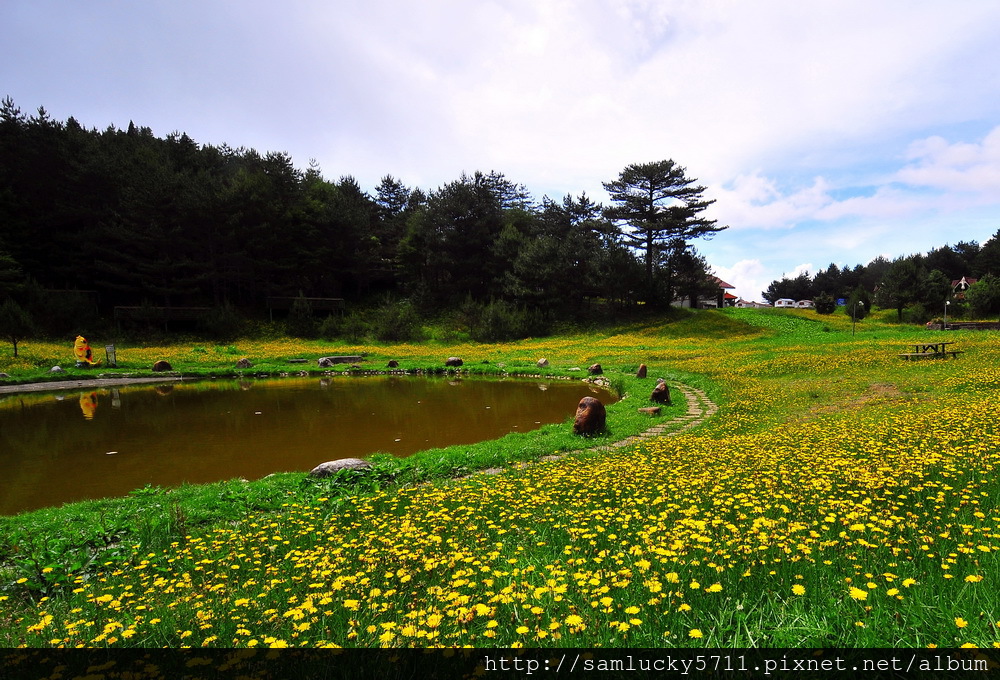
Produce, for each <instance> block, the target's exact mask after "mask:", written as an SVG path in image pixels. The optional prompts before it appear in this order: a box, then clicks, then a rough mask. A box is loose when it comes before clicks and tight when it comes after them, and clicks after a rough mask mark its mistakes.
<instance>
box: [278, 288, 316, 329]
mask: <svg viewBox="0 0 1000 680" xmlns="http://www.w3.org/2000/svg"><path fill="white" fill-rule="evenodd" d="M285 328H286V329H287V330H288V334H289V335H291V336H292V337H296V338H314V337H316V333H317V331H318V330H319V328H318V325H317V323H316V319H314V318H313V314H312V305H311V304H309V301H308V300H306V299H305V297H304V296H302V295H299V296H298V297H297V298H295V300H293V301H292V307H291V309H289V310H288V319H286V320H285Z"/></svg>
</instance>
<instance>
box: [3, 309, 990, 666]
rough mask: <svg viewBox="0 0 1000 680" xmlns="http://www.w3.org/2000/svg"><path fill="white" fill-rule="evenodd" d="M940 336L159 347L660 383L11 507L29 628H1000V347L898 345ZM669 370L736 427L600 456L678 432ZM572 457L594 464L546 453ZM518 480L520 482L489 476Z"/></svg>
mask: <svg viewBox="0 0 1000 680" xmlns="http://www.w3.org/2000/svg"><path fill="white" fill-rule="evenodd" d="M928 333H929V332H928V331H926V330H924V329H922V328H918V327H917V328H915V327H907V326H901V325H896V324H890V323H885V322H884V321H882V320H881V319H879V318H875V319H866V320H865V321H863V322H861V323H858V324H857V326H856V328H855V329H854V332H853V333H852V327H851V320H850V318H849V317H846V316H845V315H843V314H841V315H833V316H829V317H821V316H819V315H816V314H815V313H813V312H805V311H784V310H783V311H781V312H772V311H767V310H760V311H758V310H727V311H726V312H723V313H718V312H705V313H690V314H680V315H674V316H671V317H669V318H666V319H663V320H660V321H659V322H657V323H649V324H636V325H632V326H629V327H627V328H620V329H602V330H600V331H598V332H591V333H578V334H566V335H561V336H558V337H553V338H545V339H537V340H528V341H522V342H516V343H509V344H503V345H472V344H461V345H455V346H446V345H440V344H438V343H428V344H424V345H409V344H407V345H366V346H347V345H337V346H331V345H323V344H321V343H316V344H309V343H306V344H301V343H299V344H295V343H283V342H274V343H272V344H270V345H269V346H267V347H264V348H259V347H258V348H254V347H251V346H249V345H244V344H240V343H237V345H236V346H235V347H236V350H237V351H235V352H232V351H230V350H228V348H227V349H226V350H225V351H216V350H214V349H212V348H209V347H203V348H201V350H199V351H193V350H191V349H190V348H175V349H169V348H156V350H155V351H150V352H147V353H146V354H142V355H141V356H142V360H143V361H146V360H147V359H148V358H149V357H151V356H152V355H153V354H163V353H166V352H170V351H175V352H176V354H175V355H174V356H176V357H181V359H179V360H176V361H177V363H178V364H180V365H181V367H182V370H184V372H187V371H188V370H189V367H188V365H187V362H191V363H194V364H196V365H197V364H198V362H199V361H204V363H203V364H200V365H201V366H202V369H204V368H205V366H207V365H209V364H211V365H212V367H213V368H212V369H210V370H218V369H216V368H215V367H225V366H226V365H227V363H226V362H225V361H224V357H226V356H230V357H235V356H236V355H237V354H250V353H252V352H253V351H258V354H259V355H260V356H261V357H263V356H264V355H265V354H266V355H270V356H280V357H287V356H292V355H298V354H301V355H303V356H310V357H314V356H321V355H322V354H323V353H343V354H349V353H360V352H362V351H364V352H367V353H368V356H367V359H368V362H369V363H370V364H371V365H378V364H380V363H382V362H384V361H387V360H388V359H389V358H397V359H398V360H400V362H401V363H402V364H403V365H404V366H407V367H412V368H416V367H423V368H424V369H427V370H435V369H436V368H437V367H438V366H440V364H441V362H443V359H444V357H446V356H448V355H450V354H457V355H460V356H463V357H464V358H465V360H466V365H467V367H469V368H470V369H472V370H477V371H483V372H488V371H503V372H512V373H535V372H537V369H536V368H534V362H535V361H536V360H537V359H538V358H539V357H541V356H545V357H546V358H548V359H549V361H550V362H551V363H552V365H553V368H552V372H554V373H556V374H562V375H567V376H570V375H579V374H578V373H575V372H572V371H570V370H569V369H570V368H573V367H581V366H582V367H584V368H585V367H586V366H587V365H589V364H590V363H593V362H600V363H601V364H602V365H603V366H604V369H605V372H606V373H608V374H609V375H610V377H611V380H612V382H613V383H615V384H617V385H618V386H619V388H620V389H622V390H623V391H625V392H626V393H628V394H630V395H631V396H630V397H629V398H627V399H625V400H623V401H622V402H619V404H616V405H615V406H613V407H612V408H611V409H610V410H609V411H610V412H609V429H610V430H611V433H610V434H609V435H608V436H607V437H605V438H604V439H603V440H598V441H586V440H581V439H580V438H578V437H574V436H573V435H572V434H570V433H569V432H568V428H567V427H566V426H565V424H564V425H563V426H549V427H546V428H542V430H539V431H537V432H536V433H528V434H522V435H516V436H510V437H505V438H504V439H501V440H498V441H496V442H485V443H483V444H480V445H477V446H474V447H453V448H452V449H444V450H439V451H427V452H423V453H422V454H419V455H417V456H414V457H413V458H410V459H406V460H405V461H396V460H393V459H389V458H386V457H376V459H375V465H374V466H373V468H372V470H371V471H369V472H367V473H354V472H351V473H344V474H343V475H340V476H338V477H335V478H332V479H330V480H327V481H322V482H314V481H304V479H303V476H302V475H298V476H296V475H280V476H275V477H272V478H269V479H268V480H261V481H260V482H254V483H245V482H226V483H222V484H218V485H207V486H205V487H185V488H182V489H174V490H165V489H152V488H151V489H144V490H138V491H136V492H134V493H133V494H132V495H130V496H129V497H128V498H126V499H120V500H117V501H115V500H109V501H101V502H93V503H89V504H76V505H72V506H67V507H65V508H62V509H55V510H46V511H39V512H36V513H29V514H26V515H22V516H18V517H14V518H4V519H2V520H0V535H2V536H4V537H9V538H5V539H4V540H5V544H4V545H3V546H2V550H0V564H2V567H0V570H2V571H0V588H2V590H0V597H2V598H5V599H4V600H3V602H2V603H0V606H2V607H4V609H3V610H0V630H3V631H4V632H3V633H0V642H3V643H4V644H6V645H8V646H17V645H22V644H26V645H29V646H48V645H52V646H60V645H67V646H73V645H77V644H83V645H87V646H137V645H138V646H169V647H176V646H182V645H192V646H239V647H242V646H250V647H252V646H284V645H289V646H300V645H301V646H325V645H338V646H362V647H378V646H418V647H428V646H437V645H443V646H458V645H474V646H479V647H491V646H496V647H511V646H520V645H524V646H536V647H537V646H541V647H564V646H569V647H601V646H606V647H608V646H610V647H615V646H629V647H657V646H673V647H688V646H690V647H743V646H765V647H815V646H821V647H828V646H846V647H922V646H926V645H930V644H933V645H940V646H944V647H955V646H960V645H962V644H970V645H978V646H991V645H995V644H1000V633H998V630H1000V628H998V626H1000V589H998V588H997V587H996V585H997V584H996V583H995V579H996V578H997V576H996V574H998V573H1000V569H998V568H1000V563H998V558H997V554H998V553H1000V513H998V511H997V508H996V504H995V502H994V501H993V500H992V499H994V498H996V497H997V496H998V494H1000V488H998V487H1000V484H998V483H997V482H996V481H995V477H996V474H995V473H996V469H997V466H998V465H1000V450H998V447H997V444H996V442H997V441H1000V399H997V391H998V389H1000V368H998V367H1000V338H998V335H997V334H996V333H990V332H980V333H975V332H957V333H951V334H949V339H951V340H955V341H957V342H959V343H960V345H961V348H962V349H965V350H966V354H965V355H963V357H962V359H959V360H947V361H927V362H903V361H901V360H900V359H899V358H898V356H897V354H898V353H899V352H900V351H903V350H904V349H905V347H906V345H908V344H909V343H911V342H912V341H914V339H917V338H926V337H928V335H927V334H928ZM935 337H937V335H935ZM333 350H337V351H336V352H334V351H333ZM139 355H140V354H139V352H138V351H137V352H136V356H139ZM120 356H121V355H120ZM255 358H256V357H255ZM172 360H173V359H172ZM484 361H488V362H489V363H482V362H484ZM212 362H215V363H212ZM262 362H263V360H262ZM639 363H646V364H647V365H648V366H649V367H650V377H651V378H650V379H647V380H646V381H645V382H640V381H638V380H636V379H635V378H634V377H632V374H633V373H634V370H635V367H636V366H637V365H638V364H639ZM274 365H275V366H279V365H281V364H280V363H278V362H276V363H275V364H274ZM199 370H201V369H199ZM659 376H663V377H666V378H667V379H668V380H679V381H682V382H685V383H687V384H690V385H693V386H696V387H699V388H701V389H704V390H705V391H706V392H707V393H708V394H709V396H710V397H711V398H712V399H713V400H714V401H715V402H716V403H717V404H718V405H719V407H720V408H719V411H718V413H717V414H716V415H715V416H714V417H713V418H712V419H711V420H709V421H708V422H707V423H705V424H704V425H703V426H701V427H700V428H698V429H694V430H691V431H690V432H687V433H684V434H680V435H677V436H663V437H660V438H656V439H652V440H647V441H646V442H644V443H642V444H639V445H634V446H630V447H626V448H621V449H613V450H610V451H595V450H591V449H592V447H593V446H594V445H597V444H601V443H605V442H607V441H611V440H616V439H619V438H623V436H625V435H626V434H629V433H634V432H636V431H638V430H640V429H643V428H644V427H647V426H649V425H650V421H649V419H648V417H646V416H642V417H639V415H638V414H637V413H636V412H635V408H636V407H637V406H639V405H644V404H645V400H646V397H647V396H648V395H647V394H646V391H647V390H648V389H651V386H652V383H653V380H652V379H653V378H655V377H659ZM681 410H682V409H681V408H679V407H674V408H673V409H672V411H671V412H670V413H669V414H668V415H666V416H664V419H666V418H669V417H672V416H675V415H677V414H678V413H679V411H681ZM573 451H576V452H575V453H574V452H573ZM554 452H560V453H566V452H569V453H568V455H565V456H563V457H562V458H560V459H558V460H554V461H546V462H540V459H541V458H543V457H544V456H546V455H547V454H551V453H554ZM526 463H530V464H526ZM492 467H506V468H507V470H506V471H505V472H502V473H499V474H489V475H486V474H479V475H471V476H468V473H469V472H471V471H473V470H476V469H481V468H492Z"/></svg>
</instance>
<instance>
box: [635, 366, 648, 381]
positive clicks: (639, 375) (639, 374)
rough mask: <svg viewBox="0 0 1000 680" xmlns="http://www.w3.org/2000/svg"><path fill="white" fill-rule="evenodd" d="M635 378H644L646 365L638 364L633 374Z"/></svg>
mask: <svg viewBox="0 0 1000 680" xmlns="http://www.w3.org/2000/svg"><path fill="white" fill-rule="evenodd" d="M635 377H636V378H645V377H646V364H639V370H638V371H636V372H635Z"/></svg>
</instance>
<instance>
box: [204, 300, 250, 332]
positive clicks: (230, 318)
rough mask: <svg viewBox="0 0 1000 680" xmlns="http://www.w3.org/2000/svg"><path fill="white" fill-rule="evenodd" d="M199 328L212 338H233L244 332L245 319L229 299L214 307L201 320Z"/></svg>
mask: <svg viewBox="0 0 1000 680" xmlns="http://www.w3.org/2000/svg"><path fill="white" fill-rule="evenodd" d="M201 330H202V331H204V333H205V334H206V336H207V337H209V338H211V339H213V340H233V339H235V338H237V337H239V336H240V335H243V334H245V332H246V320H245V319H244V318H243V316H242V315H241V314H240V313H239V311H237V309H236V307H234V306H233V305H232V304H231V303H230V302H229V301H226V302H223V303H222V305H220V306H219V307H215V308H213V309H212V311H210V312H209V313H208V314H206V315H205V318H204V319H202V321H201Z"/></svg>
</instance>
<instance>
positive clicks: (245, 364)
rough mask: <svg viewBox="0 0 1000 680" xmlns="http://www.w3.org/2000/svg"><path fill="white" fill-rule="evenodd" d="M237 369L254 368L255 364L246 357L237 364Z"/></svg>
mask: <svg viewBox="0 0 1000 680" xmlns="http://www.w3.org/2000/svg"><path fill="white" fill-rule="evenodd" d="M236 368H253V363H251V362H250V360H249V359H247V358H246V357H243V358H242V359H240V360H239V361H237V362H236Z"/></svg>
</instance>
